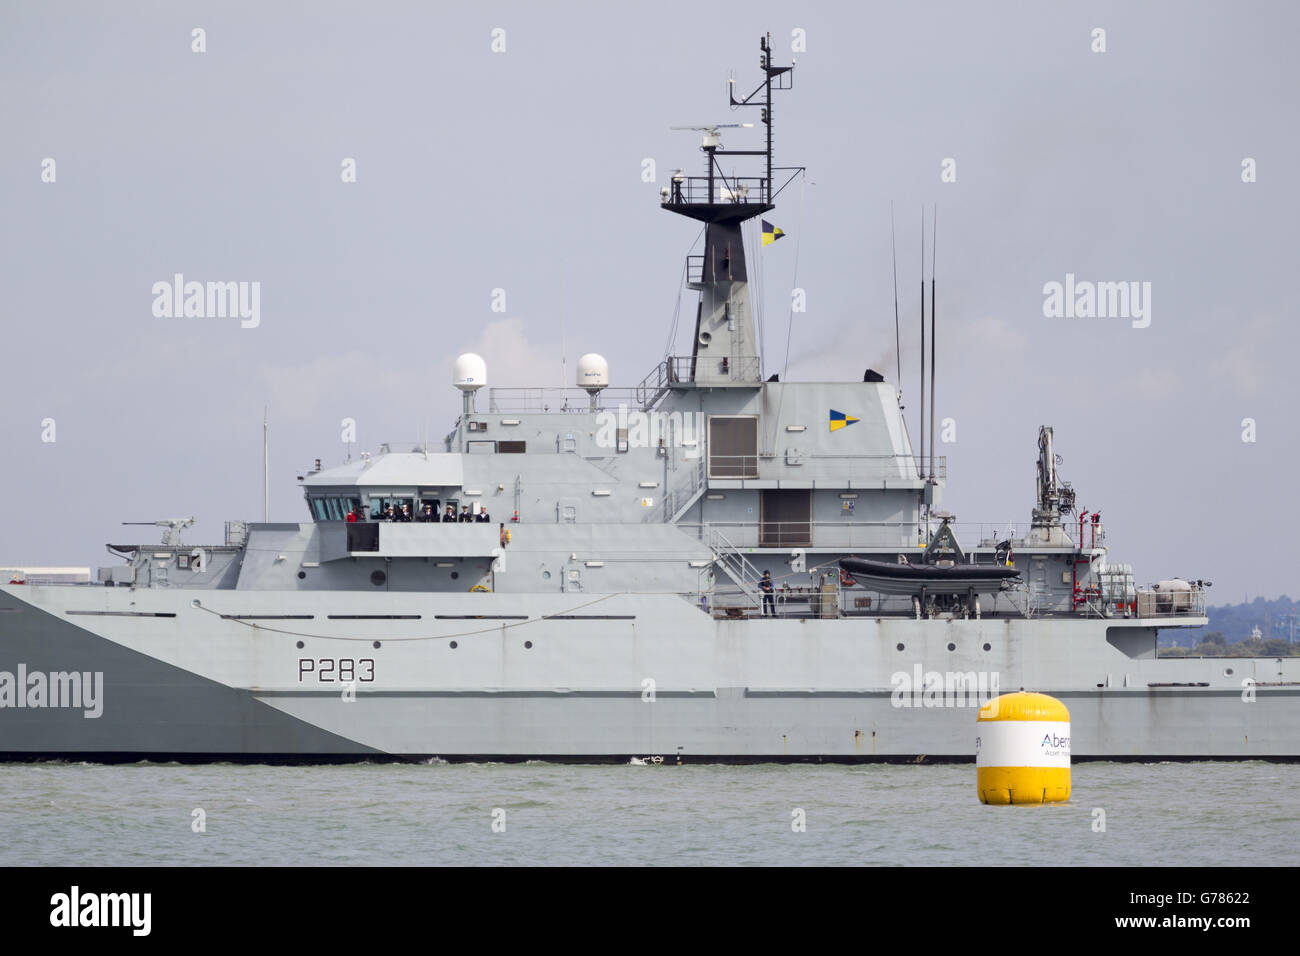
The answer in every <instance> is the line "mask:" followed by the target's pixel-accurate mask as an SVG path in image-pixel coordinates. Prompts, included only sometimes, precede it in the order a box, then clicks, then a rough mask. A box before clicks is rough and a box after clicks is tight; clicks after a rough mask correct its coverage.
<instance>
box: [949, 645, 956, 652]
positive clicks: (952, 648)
mask: <svg viewBox="0 0 1300 956" xmlns="http://www.w3.org/2000/svg"><path fill="white" fill-rule="evenodd" d="M956 649H957V645H956V644H949V645H948V650H950V651H955V650H956Z"/></svg>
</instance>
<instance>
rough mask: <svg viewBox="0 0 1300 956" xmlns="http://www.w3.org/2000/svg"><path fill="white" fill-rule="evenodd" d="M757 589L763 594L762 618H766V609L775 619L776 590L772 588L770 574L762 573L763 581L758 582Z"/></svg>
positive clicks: (769, 572)
mask: <svg viewBox="0 0 1300 956" xmlns="http://www.w3.org/2000/svg"><path fill="white" fill-rule="evenodd" d="M758 589H759V590H760V591H762V592H763V617H767V611H768V608H771V609H772V616H773V617H776V589H775V588H774V587H773V586H772V572H771V571H764V572H763V580H761V581H759V582H758Z"/></svg>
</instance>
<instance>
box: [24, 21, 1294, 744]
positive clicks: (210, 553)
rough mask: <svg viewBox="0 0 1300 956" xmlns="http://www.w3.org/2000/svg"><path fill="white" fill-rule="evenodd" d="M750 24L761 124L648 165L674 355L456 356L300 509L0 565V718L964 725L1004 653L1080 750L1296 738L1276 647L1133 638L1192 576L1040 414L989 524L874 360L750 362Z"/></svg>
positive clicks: (514, 739) (1174, 621) (162, 729)
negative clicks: (1010, 498) (1033, 484)
mask: <svg viewBox="0 0 1300 956" xmlns="http://www.w3.org/2000/svg"><path fill="white" fill-rule="evenodd" d="M760 46H761V68H762V73H763V76H762V80H761V82H760V84H759V86H758V87H757V88H756V89H755V91H754V92H753V93H751V94H750V95H749V96H747V97H743V98H737V96H736V94H735V91H734V86H733V88H732V92H731V94H730V104H729V105H730V106H732V107H736V108H752V109H753V110H754V111H756V112H755V113H753V114H750V115H754V116H755V121H756V123H757V125H758V126H759V130H758V135H759V136H760V138H761V140H762V148H759V149H751V150H730V149H727V148H725V147H724V145H723V144H722V137H723V135H724V134H723V132H722V131H723V130H724V129H726V128H727V127H725V126H722V125H718V126H703V127H699V128H698V132H700V133H701V134H702V137H703V144H702V147H701V150H702V152H703V154H704V157H705V161H706V172H705V174H704V175H697V176H687V175H685V174H684V173H681V172H679V173H676V174H674V175H673V176H672V179H671V181H670V183H669V184H668V185H666V186H665V187H664V188H663V191H662V193H661V197H660V198H661V206H662V208H663V209H664V210H666V211H668V212H671V213H674V214H677V215H682V216H685V217H687V218H690V219H692V220H695V221H698V222H700V223H702V224H703V226H704V236H703V251H702V252H701V253H700V254H698V255H694V256H690V257H688V261H687V263H686V270H685V271H686V278H687V285H688V287H689V289H690V290H691V291H693V292H696V293H698V307H697V311H696V316H695V321H694V323H693V329H692V341H691V348H690V351H689V354H685V355H668V356H665V357H664V358H663V360H662V361H660V362H658V363H657V364H656V365H655V367H654V368H653V369H652V370H651V371H650V372H649V374H646V375H645V376H644V377H643V378H642V379H641V380H640V381H639V383H638V384H637V385H635V386H632V387H623V388H620V387H613V386H611V385H610V379H609V370H608V367H607V365H606V363H605V362H604V360H603V359H601V357H600V356H597V355H587V356H583V358H582V359H581V360H580V361H579V363H578V376H577V382H576V384H575V387H574V388H572V389H561V388H492V387H489V386H488V384H487V373H488V363H487V362H486V361H484V360H483V359H481V358H479V357H478V356H474V355H465V356H461V357H460V359H458V360H457V363H456V369H455V378H454V382H453V384H454V385H455V387H457V388H458V389H460V391H461V392H462V394H463V406H462V414H461V416H460V418H459V419H458V420H457V422H456V424H455V426H454V428H453V430H452V431H451V432H450V433H449V434H448V435H447V436H446V438H445V439H444V440H443V441H442V442H441V447H435V448H433V449H430V448H429V447H427V446H426V445H425V444H422V443H418V444H417V443H407V444H390V445H385V446H383V447H381V448H380V450H379V452H378V453H377V454H375V455H373V456H371V455H363V456H362V457H361V458H360V459H358V460H355V461H349V462H347V463H345V464H343V465H340V466H337V467H330V468H322V467H320V466H319V463H318V464H317V467H316V468H313V469H312V470H311V471H309V472H308V473H306V474H305V475H304V476H303V477H302V487H303V490H304V495H305V500H306V508H307V520H304V521H301V522H289V523H270V522H262V523H252V522H243V521H232V522H228V523H227V525H226V535H225V540H224V541H222V542H221V543H219V544H212V545H200V546H194V545H188V544H182V543H180V541H181V538H180V533H181V528H182V527H183V526H184V524H185V522H186V521H187V520H188V519H176V520H175V521H164V522H160V523H161V524H163V525H164V526H165V527H166V528H167V531H166V533H165V535H164V541H163V542H162V543H160V544H156V545H154V544H140V543H132V544H115V545H110V548H111V549H112V550H113V551H114V552H116V553H118V554H120V555H121V556H123V558H124V559H125V560H124V562H123V563H121V564H118V565H116V566H113V567H109V568H103V569H100V572H99V575H98V581H97V582H96V583H94V584H85V585H58V584H54V583H43V584H38V583H35V582H26V583H23V582H15V583H11V584H9V585H3V586H0V655H2V656H0V752H3V753H5V754H7V755H9V756H10V757H21V756H37V755H72V754H75V755H79V756H82V757H90V758H92V759H119V758H120V759H138V758H139V757H142V756H152V757H181V758H186V759H230V758H236V759H279V758H284V759H308V760H313V759H353V758H373V757H376V756H392V757H429V756H440V757H444V758H450V759H454V758H495V759H514V758H551V759H601V760H606V759H608V760H626V759H628V758H629V757H631V756H636V755H664V756H671V757H672V758H673V759H676V760H684V759H706V760H708V759H726V760H773V759H776V760H783V759H832V760H859V759H861V760H869V759H915V758H917V757H921V756H925V757H929V758H955V759H969V758H970V757H971V755H972V753H973V743H972V741H973V733H974V710H973V707H974V706H976V705H977V704H978V703H981V702H982V701H983V700H985V699H987V697H988V696H991V695H992V694H996V693H997V692H998V690H999V689H1000V690H1015V689H1018V688H1022V687H1023V688H1027V689H1033V690H1038V691H1043V692H1046V693H1050V694H1053V695H1054V696H1057V697H1059V698H1061V699H1062V700H1063V701H1064V702H1065V703H1066V705H1067V706H1068V707H1069V708H1070V710H1071V713H1072V716H1073V720H1074V731H1073V734H1074V753H1075V755H1076V757H1080V756H1081V757H1111V758H1131V757H1140V758H1157V757H1160V758H1164V757H1243V758H1245V757H1290V756H1295V755H1297V754H1300V740H1298V739H1297V733H1296V728H1297V726H1298V724H1297V721H1298V720H1300V701H1298V698H1300V668H1297V666H1296V662H1295V661H1290V660H1275V659H1256V660H1243V659H1234V660H1231V661H1229V660H1210V659H1185V658H1179V659H1161V658H1159V656H1158V650H1157V640H1156V638H1157V632H1158V631H1159V630H1160V629H1162V628H1171V627H1195V626H1200V625H1203V624H1205V623H1206V619H1205V616H1204V598H1205V586H1206V585H1205V583H1204V582H1202V581H1195V580H1186V579H1168V580H1165V581H1162V582H1160V583H1159V584H1157V585H1153V586H1146V587H1139V586H1138V585H1137V583H1136V579H1135V577H1134V575H1133V572H1132V570H1131V569H1130V568H1129V567H1127V566H1125V565H1121V564H1114V563H1112V562H1111V561H1110V560H1109V554H1108V550H1107V547H1106V538H1105V527H1104V525H1103V524H1102V523H1101V520H1100V515H1099V514H1095V513H1086V512H1085V513H1079V512H1077V510H1076V508H1075V502H1074V497H1075V496H1074V492H1073V490H1072V489H1071V488H1070V487H1069V485H1068V484H1067V483H1065V482H1064V481H1063V480H1062V479H1061V478H1060V476H1059V475H1058V473H1057V467H1058V461H1059V459H1058V456H1057V455H1056V452H1055V449H1054V441H1055V437H1054V435H1053V431H1052V429H1051V428H1050V427H1044V428H1042V429H1041V430H1040V433H1039V436H1038V442H1039V455H1038V466H1037V467H1038V494H1037V500H1036V501H1035V502H1034V503H1033V511H1032V517H1031V519H1030V522H1029V525H1028V528H1027V529H1026V530H1025V531H1024V533H1022V534H1016V533H1015V532H1014V531H1013V529H1012V528H1011V527H1010V526H1009V525H1001V526H994V525H978V524H963V523H962V522H960V521H958V520H957V519H956V518H955V517H953V516H951V515H948V514H946V513H944V512H943V511H942V510H940V509H941V508H942V494H943V490H944V488H945V485H946V481H947V477H948V476H947V469H946V461H945V460H944V459H943V458H941V457H935V456H932V455H931V456H921V455H918V454H916V453H914V450H913V447H912V442H911V439H910V438H909V434H908V430H907V427H906V424H905V422H904V415H903V409H902V408H901V407H900V404H899V393H898V391H897V389H896V387H895V386H894V385H892V384H890V383H887V382H885V381H884V380H883V377H882V376H881V375H879V374H877V373H876V372H874V371H873V370H870V369H866V370H864V374H863V377H862V380H861V381H852V382H797V383H795V382H782V381H778V380H777V378H776V376H765V374H764V369H763V366H762V362H761V357H760V354H759V349H758V338H757V336H756V334H755V325H754V316H753V308H752V302H751V297H750V293H749V283H748V267H747V254H748V255H753V254H754V253H755V250H753V249H749V250H747V249H746V246H745V241H744V230H743V229H742V226H743V224H744V223H746V222H748V221H751V220H753V219H755V218H757V217H760V216H762V215H764V214H765V213H767V212H769V211H770V210H771V209H773V208H774V204H775V201H776V199H777V197H778V196H779V195H780V192H781V189H782V185H781V183H782V181H783V180H784V181H786V182H788V181H789V178H790V177H793V176H797V175H798V174H799V172H800V170H799V169H797V168H784V169H783V168H781V167H777V166H774V165H773V149H772V124H773V92H774V91H775V92H779V91H780V90H782V89H788V88H789V86H790V84H791V82H792V77H793V73H792V69H793V68H792V67H782V66H777V65H775V64H774V63H773V62H772V54H771V50H770V48H769V45H768V41H767V38H766V37H765V38H763V39H762V41H761V44H760ZM725 135H727V136H728V137H731V136H732V134H730V133H728V134H725ZM745 135H750V136H752V135H755V134H742V133H736V134H735V137H734V138H736V139H740V138H741V137H742V136H745ZM724 160H725V161H727V162H750V163H752V164H753V165H756V166H757V167H759V175H756V176H753V177H749V178H745V177H737V176H734V175H728V174H724V171H723V169H724ZM449 514H450V516H451V517H450V520H449ZM765 575H766V577H765ZM769 582H770V583H769ZM6 674H7V675H8V680H7V681H6ZM34 677H39V678H40V679H39V680H35V681H34ZM38 686H39V688H43V689H41V692H40V693H36V692H35V690H34V688H38ZM88 695H89V697H92V698H94V700H93V701H92V703H91V704H89V705H88V704H87V699H88ZM93 710H97V711H98V712H97V713H96V714H95V716H93V717H92V716H89V714H90V712H91V711H93Z"/></svg>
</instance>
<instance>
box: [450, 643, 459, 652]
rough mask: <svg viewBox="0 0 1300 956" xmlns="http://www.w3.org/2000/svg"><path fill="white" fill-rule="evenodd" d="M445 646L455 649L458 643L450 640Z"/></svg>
mask: <svg viewBox="0 0 1300 956" xmlns="http://www.w3.org/2000/svg"><path fill="white" fill-rule="evenodd" d="M447 646H448V647H450V648H451V649H452V650H453V651H454V650H455V649H456V648H458V647H459V646H460V645H459V644H457V643H456V642H455V641H452V642H451V643H450V644H448V645H447Z"/></svg>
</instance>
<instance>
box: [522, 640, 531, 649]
mask: <svg viewBox="0 0 1300 956" xmlns="http://www.w3.org/2000/svg"><path fill="white" fill-rule="evenodd" d="M532 646H533V642H532V641H524V647H527V648H531V647H532Z"/></svg>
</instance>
